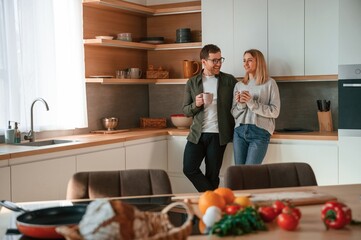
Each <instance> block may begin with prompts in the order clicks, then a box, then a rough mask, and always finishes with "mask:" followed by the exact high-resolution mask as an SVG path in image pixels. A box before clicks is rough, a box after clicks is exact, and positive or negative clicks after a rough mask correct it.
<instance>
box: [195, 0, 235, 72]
mask: <svg viewBox="0 0 361 240" xmlns="http://www.w3.org/2000/svg"><path fill="white" fill-rule="evenodd" d="M233 31H234V25H233V0H223V1H217V0H206V1H204V0H203V1H202V42H203V45H206V44H215V45H217V46H218V47H219V48H220V49H221V51H222V56H223V57H224V58H225V62H224V63H223V64H222V71H223V72H227V73H233V70H234V68H235V66H236V65H237V62H235V61H234V60H233V56H234V46H235V43H234V40H233Z"/></svg>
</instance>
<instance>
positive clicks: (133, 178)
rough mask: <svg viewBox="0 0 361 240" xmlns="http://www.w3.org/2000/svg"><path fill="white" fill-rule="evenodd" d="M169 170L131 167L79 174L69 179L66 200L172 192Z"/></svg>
mask: <svg viewBox="0 0 361 240" xmlns="http://www.w3.org/2000/svg"><path fill="white" fill-rule="evenodd" d="M171 193H172V187H171V183H170V180H169V176H168V174H167V172H166V171H164V170H161V169H129V170H119V171H90V172H78V173H75V174H74V175H73V176H72V177H71V179H70V180H69V182H68V187H67V193H66V199H94V198H105V197H122V196H139V195H155V194H171Z"/></svg>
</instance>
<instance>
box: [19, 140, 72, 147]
mask: <svg viewBox="0 0 361 240" xmlns="http://www.w3.org/2000/svg"><path fill="white" fill-rule="evenodd" d="M72 142H77V141H76V140H61V139H51V140H44V141H37V142H26V143H20V144H17V145H21V146H33V147H43V146H52V145H56V144H64V143H72Z"/></svg>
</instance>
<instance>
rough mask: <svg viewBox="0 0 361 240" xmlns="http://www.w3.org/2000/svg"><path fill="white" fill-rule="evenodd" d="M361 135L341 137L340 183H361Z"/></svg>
mask: <svg viewBox="0 0 361 240" xmlns="http://www.w3.org/2000/svg"><path fill="white" fill-rule="evenodd" d="M360 146H361V137H360V136H354V137H351V136H342V137H341V136H340V137H339V149H340V150H339V184H349V183H361V174H360V173H361V148H360Z"/></svg>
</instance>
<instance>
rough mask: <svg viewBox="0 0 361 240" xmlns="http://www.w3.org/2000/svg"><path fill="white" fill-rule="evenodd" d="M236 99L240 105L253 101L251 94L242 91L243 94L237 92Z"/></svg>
mask: <svg viewBox="0 0 361 240" xmlns="http://www.w3.org/2000/svg"><path fill="white" fill-rule="evenodd" d="M235 97H236V102H239V103H246V102H248V101H249V100H251V99H252V95H251V94H250V93H249V91H242V92H239V91H237V92H236V96H235Z"/></svg>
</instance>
